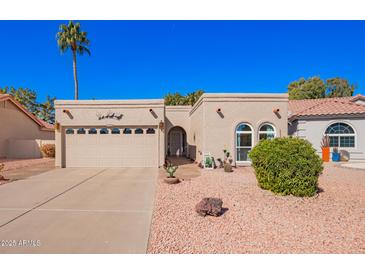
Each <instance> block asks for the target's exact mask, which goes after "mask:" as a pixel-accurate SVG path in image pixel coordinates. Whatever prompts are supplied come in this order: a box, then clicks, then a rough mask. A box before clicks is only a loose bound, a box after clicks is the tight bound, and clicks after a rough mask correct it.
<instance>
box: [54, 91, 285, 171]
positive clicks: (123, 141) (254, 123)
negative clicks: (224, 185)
mask: <svg viewBox="0 0 365 274" xmlns="http://www.w3.org/2000/svg"><path fill="white" fill-rule="evenodd" d="M55 109H56V125H55V128H56V135H55V140H56V166H60V167H158V166H161V165H163V164H164V161H165V157H166V156H168V155H171V156H174V155H176V156H187V157H189V158H191V159H193V160H195V161H197V162H200V161H201V160H202V159H203V158H204V156H205V155H210V156H212V157H214V158H215V159H218V158H223V157H224V153H223V150H224V149H226V150H228V151H229V152H230V153H231V155H232V158H233V163H234V164H236V165H244V164H247V163H249V161H250V159H249V157H248V155H247V153H248V152H249V151H250V150H251V149H252V147H253V146H255V144H256V143H257V142H259V140H260V139H262V138H273V137H281V136H287V133H288V118H287V114H288V95H287V94H274V93H272V94H241V93H214V94H212V93H205V94H203V95H202V96H201V97H200V98H199V100H198V101H197V102H196V103H195V105H194V106H165V104H164V100H160V99H158V100H78V101H74V100H57V101H55Z"/></svg>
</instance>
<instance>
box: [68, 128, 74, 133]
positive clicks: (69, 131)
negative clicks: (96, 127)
mask: <svg viewBox="0 0 365 274" xmlns="http://www.w3.org/2000/svg"><path fill="white" fill-rule="evenodd" d="M74 133H75V131H74V130H73V129H72V128H68V129H66V134H74Z"/></svg>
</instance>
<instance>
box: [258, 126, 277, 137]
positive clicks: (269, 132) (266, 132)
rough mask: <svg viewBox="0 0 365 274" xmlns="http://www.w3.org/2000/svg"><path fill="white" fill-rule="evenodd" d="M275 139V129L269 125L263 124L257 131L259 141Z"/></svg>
mask: <svg viewBox="0 0 365 274" xmlns="http://www.w3.org/2000/svg"><path fill="white" fill-rule="evenodd" d="M275 137H276V132H275V128H274V127H273V126H272V125H271V124H263V125H262V126H261V127H260V129H259V140H264V139H273V138H275Z"/></svg>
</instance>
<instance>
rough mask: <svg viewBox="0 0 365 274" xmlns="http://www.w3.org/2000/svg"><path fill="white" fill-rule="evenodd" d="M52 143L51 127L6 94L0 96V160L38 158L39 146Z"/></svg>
mask: <svg viewBox="0 0 365 274" xmlns="http://www.w3.org/2000/svg"><path fill="white" fill-rule="evenodd" d="M47 142H54V128H53V126H52V125H50V124H48V123H46V122H44V121H42V120H40V119H38V118H37V117H35V116H34V115H33V114H31V113H30V112H29V111H27V110H26V109H25V108H24V107H23V106H22V105H21V104H20V103H19V102H17V101H16V100H15V99H14V98H13V97H12V96H10V95H8V94H3V95H0V158H39V157H41V152H40V145H41V144H42V143H47Z"/></svg>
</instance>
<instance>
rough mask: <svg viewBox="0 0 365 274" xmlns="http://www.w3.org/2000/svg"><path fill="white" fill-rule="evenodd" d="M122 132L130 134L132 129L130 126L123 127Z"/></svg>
mask: <svg viewBox="0 0 365 274" xmlns="http://www.w3.org/2000/svg"><path fill="white" fill-rule="evenodd" d="M123 134H132V130H131V129H130V128H125V129H124V130H123Z"/></svg>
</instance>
